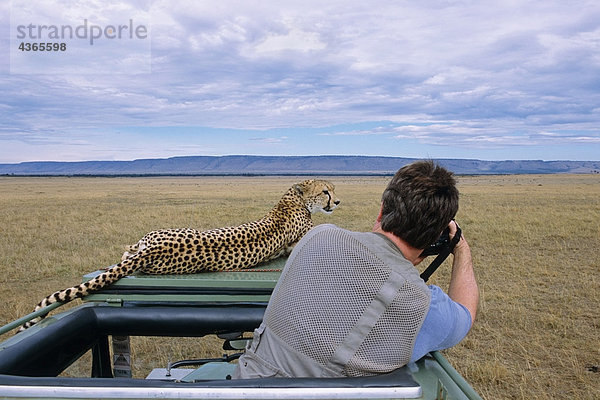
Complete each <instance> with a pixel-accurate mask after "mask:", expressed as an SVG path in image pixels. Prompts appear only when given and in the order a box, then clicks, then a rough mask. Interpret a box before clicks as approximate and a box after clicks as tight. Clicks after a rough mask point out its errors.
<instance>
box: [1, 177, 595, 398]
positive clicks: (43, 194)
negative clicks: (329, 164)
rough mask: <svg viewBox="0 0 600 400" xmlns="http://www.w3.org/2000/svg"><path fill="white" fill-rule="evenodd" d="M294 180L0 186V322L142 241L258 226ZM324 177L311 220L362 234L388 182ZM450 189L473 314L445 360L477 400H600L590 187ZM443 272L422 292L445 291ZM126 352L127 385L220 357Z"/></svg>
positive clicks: (554, 180)
mask: <svg viewBox="0 0 600 400" xmlns="http://www.w3.org/2000/svg"><path fill="white" fill-rule="evenodd" d="M301 179H304V178H295V177H227V178H223V177H199V178H192V177H190V178H12V177H11V178H8V177H7V178H0V213H1V214H0V269H1V274H0V284H1V289H0V290H1V291H2V298H3V303H2V306H0V322H2V323H3V324H4V323H7V322H9V321H11V320H13V319H16V318H17V317H19V316H22V315H24V314H26V313H28V312H30V311H31V309H32V307H33V306H34V305H35V304H36V303H37V302H38V301H39V300H40V299H41V298H43V297H44V296H46V295H48V294H50V293H51V292H53V291H55V290H57V289H62V288H65V287H67V286H71V285H72V284H75V283H78V282H80V279H81V276H82V275H83V274H85V273H87V272H90V271H92V270H95V269H97V268H100V267H104V266H108V265H111V264H113V263H115V262H117V261H118V260H119V259H120V257H121V254H122V252H123V249H124V246H126V245H128V244H133V243H135V242H136V241H137V240H138V239H139V238H140V237H141V236H142V235H143V234H145V233H146V232H148V231H150V230H153V229H157V228H169V227H194V228H198V229H209V228H215V227H220V226H227V225H237V224H240V223H243V222H247V221H250V220H253V219H257V218H259V217H261V216H262V215H263V214H265V213H266V212H267V211H268V210H269V209H270V208H271V207H272V206H273V205H274V204H275V203H276V202H277V201H278V200H279V198H280V197H281V195H282V194H283V193H284V192H285V190H286V189H287V188H288V187H289V186H290V185H291V184H292V183H294V182H296V181H299V180H301ZM327 179H330V180H331V181H332V182H333V183H334V184H335V185H336V192H337V194H338V196H339V197H340V199H341V200H342V203H341V205H340V207H339V208H338V209H337V210H336V211H335V212H334V214H333V215H330V216H326V215H322V214H319V215H316V216H314V220H315V222H316V223H324V222H332V223H335V224H338V225H339V226H341V227H344V228H348V229H355V230H370V229H371V228H372V226H373V222H374V218H375V216H376V213H377V211H378V207H379V200H380V196H381V192H382V190H383V188H384V187H385V185H386V183H387V182H388V180H389V178H379V177H369V178H361V177H351V178H347V177H331V178H327ZM459 187H460V190H461V208H460V211H459V215H458V220H459V222H460V223H461V226H462V227H463V231H464V233H465V235H466V237H467V238H468V240H469V242H470V244H471V248H472V251H473V257H474V263H475V269H476V274H477V278H478V281H479V285H480V290H481V303H480V307H479V315H478V320H477V321H476V323H475V326H474V328H473V330H472V331H471V333H470V334H469V336H468V337H467V339H465V341H463V342H462V343H461V344H460V345H458V346H457V347H455V348H453V349H450V350H447V351H445V352H444V354H445V355H446V356H447V358H448V359H449V360H450V361H451V362H452V364H453V365H454V366H455V367H456V368H457V369H458V370H459V371H460V372H461V373H462V374H463V375H464V376H465V377H466V379H467V380H468V381H469V382H471V384H472V385H473V386H474V387H475V389H476V390H477V391H478V392H479V393H480V394H481V395H482V397H484V398H485V399H548V398H552V399H597V398H600V384H599V382H600V374H599V373H597V372H593V371H594V370H596V371H597V368H598V366H599V365H600V307H599V306H598V305H599V304H600V252H599V251H598V249H599V247H600V240H599V237H600V176H598V175H544V176H538V175H536V176H531V175H527V176H523V175H521V176H489V177H488V176H481V177H459ZM426 263H427V262H425V264H426ZM423 267H424V266H423ZM449 269H450V268H449V265H448V264H445V265H443V266H442V267H441V268H440V270H438V272H437V273H436V274H435V275H434V276H433V277H432V282H433V283H436V284H438V285H440V286H442V287H443V288H446V287H447V282H448V277H449ZM6 337H7V336H6V335H5V337H4V338H6ZM4 338H0V339H4ZM132 346H133V347H134V354H133V358H134V368H135V374H136V376H145V374H146V373H147V372H148V371H149V370H150V369H151V368H152V367H155V366H160V367H164V365H165V364H166V361H167V360H168V359H169V358H171V359H172V360H177V359H184V358H194V357H204V356H206V355H209V354H211V355H220V354H221V353H222V350H220V349H219V345H218V344H217V340H215V339H214V338H208V340H206V339H195V338H190V339H186V340H183V339H181V338H177V339H169V338H165V339H160V340H159V339H156V338H133V339H132ZM157 360H158V361H157ZM85 367H87V365H86V366H85ZM82 368H83V367H82ZM75 369H77V367H75ZM76 372H77V371H74V373H76Z"/></svg>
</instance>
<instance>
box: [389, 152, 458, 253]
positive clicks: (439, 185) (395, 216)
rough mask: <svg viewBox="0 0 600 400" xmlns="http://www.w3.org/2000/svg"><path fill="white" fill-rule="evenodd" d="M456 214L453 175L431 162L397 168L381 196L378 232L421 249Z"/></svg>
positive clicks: (434, 239)
mask: <svg viewBox="0 0 600 400" xmlns="http://www.w3.org/2000/svg"><path fill="white" fill-rule="evenodd" d="M457 211H458V189H457V188H456V180H455V179H454V174H453V173H452V172H450V171H448V170H447V169H445V168H443V167H441V166H439V165H436V164H435V163H434V162H433V161H431V160H427V161H416V162H414V163H411V164H408V165H406V166H404V167H402V168H400V170H398V172H396V175H394V177H393V178H392V180H391V182H390V183H389V184H388V186H387V188H386V189H385V191H384V192H383V196H382V213H381V215H382V217H381V228H382V229H383V230H384V231H386V232H391V233H393V234H394V235H396V236H398V237H399V238H401V239H403V240H405V241H406V242H407V243H408V244H409V245H411V246H412V247H415V248H417V249H424V248H426V247H428V246H430V245H431V244H433V243H434V242H435V241H436V240H437V238H438V237H439V236H440V234H441V233H442V231H443V230H444V228H445V227H446V226H447V225H448V224H449V223H450V221H451V220H452V218H454V217H455V216H456V212H457Z"/></svg>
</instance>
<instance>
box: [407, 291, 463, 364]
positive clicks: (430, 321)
mask: <svg viewBox="0 0 600 400" xmlns="http://www.w3.org/2000/svg"><path fill="white" fill-rule="evenodd" d="M429 290H430V292H431V303H430V304H429V311H428V312H427V316H426V317H425V321H424V322H423V326H421V330H420V331H419V333H418V334H417V339H416V341H415V346H414V348H413V353H412V357H411V359H410V361H417V360H418V359H420V358H421V357H423V356H424V355H425V354H427V353H429V352H430V351H435V350H442V349H447V348H449V347H452V346H454V345H456V344H458V343H459V342H460V341H461V340H463V339H464V337H465V336H467V333H469V330H470V329H471V313H469V310H467V308H466V307H465V306H463V305H462V304H459V303H457V302H455V301H453V300H452V299H451V298H450V297H448V295H447V294H446V293H444V291H443V290H442V289H440V288H439V287H438V286H435V285H429Z"/></svg>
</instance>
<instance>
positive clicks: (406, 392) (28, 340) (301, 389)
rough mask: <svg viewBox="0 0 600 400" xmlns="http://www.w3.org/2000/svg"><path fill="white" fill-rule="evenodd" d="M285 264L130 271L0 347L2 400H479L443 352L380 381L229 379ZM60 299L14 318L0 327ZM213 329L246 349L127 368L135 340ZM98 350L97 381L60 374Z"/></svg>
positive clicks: (227, 345)
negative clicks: (133, 372) (136, 375)
mask: <svg viewBox="0 0 600 400" xmlns="http://www.w3.org/2000/svg"><path fill="white" fill-rule="evenodd" d="M284 262H285V260H284V259H278V260H274V261H272V262H271V263H268V264H263V265H260V266H259V267H256V268H253V269H250V270H246V271H238V272H216V273H202V274H194V275H179V276H176V275H170V276H151V275H132V276H128V277H125V278H123V279H121V280H119V281H118V282H117V283H115V284H113V285H111V286H109V287H107V288H105V289H103V290H101V291H99V292H97V293H94V294H92V295H90V296H88V297H86V298H85V302H84V303H83V304H82V305H80V306H77V307H74V308H71V309H69V310H67V311H64V312H60V313H57V312H55V313H52V314H51V315H50V316H48V317H47V318H45V319H44V320H42V321H41V322H40V323H38V324H37V325H34V326H33V327H31V328H29V329H27V330H26V331H24V332H21V333H19V334H17V335H14V336H12V337H10V338H8V339H7V340H5V341H4V342H2V343H0V398H26V399H57V398H60V399H69V398H70V399H88V398H106V399H149V398H153V399H173V398H177V399H480V397H479V396H478V395H477V393H476V392H475V391H474V390H473V389H472V388H471V386H470V385H469V384H468V383H467V382H466V381H465V380H464V379H463V378H462V377H461V376H460V375H459V374H458V373H457V372H456V370H455V369H454V368H452V366H451V365H450V364H449V363H448V361H447V360H446V359H445V358H444V357H443V356H442V355H441V354H440V353H439V352H433V353H430V354H429V355H427V356H426V357H424V358H422V359H421V360H419V361H418V362H416V363H411V364H409V365H407V366H405V367H403V368H401V369H399V370H396V371H394V372H392V373H389V374H386V375H380V376H374V377H361V378H319V379H315V378H264V379H248V380H234V379H231V375H232V373H233V371H234V369H235V360H236V359H237V357H239V355H240V354H241V353H240V352H241V351H243V348H244V347H245V343H246V342H247V340H250V339H251V334H252V331H253V330H254V329H255V328H256V327H258V325H259V324H260V322H261V321H262V317H263V313H264V311H265V308H266V305H267V302H268V300H269V296H270V294H271V292H272V290H273V288H274V286H275V284H276V282H277V279H278V277H279V275H280V272H279V271H280V270H281V268H282V267H283V264H284ZM100 272H101V271H96V272H95V273H91V274H88V275H86V276H85V277H84V279H85V280H89V279H91V278H92V277H94V276H95V275H97V274H99V273H100ZM60 305H61V304H60V303H55V304H52V305H51V306H49V307H47V308H46V309H43V310H39V311H38V312H37V313H32V314H29V315H27V316H25V317H23V318H21V319H19V320H16V321H14V322H12V323H10V324H8V325H6V326H4V327H2V328H1V330H0V333H6V332H8V331H11V330H14V329H15V328H17V327H19V326H20V325H21V324H23V323H24V322H26V321H28V320H30V319H32V318H35V317H36V316H38V315H41V314H43V313H47V312H48V311H50V310H51V309H55V308H58V307H60ZM209 334H210V335H212V334H216V335H218V336H219V337H220V338H222V339H223V346H224V349H226V350H233V351H238V352H237V353H236V354H231V355H227V356H224V357H223V358H219V359H199V360H182V361H178V362H172V363H169V364H168V365H166V366H162V368H160V366H157V368H155V369H154V370H152V372H151V373H150V374H149V375H148V376H147V377H146V378H145V379H133V378H130V377H127V376H128V375H129V374H128V370H127V365H126V364H127V363H124V365H122V364H121V362H122V361H127V357H128V355H127V354H126V352H127V347H128V343H127V338H128V337H130V336H167V337H169V336H172V337H201V336H205V335H209ZM111 342H112V347H113V349H112V356H111ZM90 349H91V353H92V361H91V365H90V371H89V377H85V378H71V377H61V376H60V375H61V373H62V372H63V371H64V370H65V369H66V368H67V367H68V366H69V365H71V364H72V363H73V362H74V361H76V360H77V359H79V358H80V357H81V356H82V355H84V354H85V353H87V352H88V351H89V350H90ZM236 349H237V350H236ZM192 366H193V367H194V368H190V367H192ZM122 376H125V377H122Z"/></svg>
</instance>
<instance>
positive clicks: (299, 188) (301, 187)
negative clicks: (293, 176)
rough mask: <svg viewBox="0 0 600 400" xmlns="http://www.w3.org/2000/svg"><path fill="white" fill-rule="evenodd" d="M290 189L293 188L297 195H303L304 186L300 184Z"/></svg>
mask: <svg viewBox="0 0 600 400" xmlns="http://www.w3.org/2000/svg"><path fill="white" fill-rule="evenodd" d="M292 187H293V188H294V190H295V191H296V193H298V194H303V193H304V186H303V185H302V184H301V183H296V184H295V185H294V186H292Z"/></svg>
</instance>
